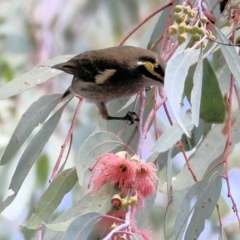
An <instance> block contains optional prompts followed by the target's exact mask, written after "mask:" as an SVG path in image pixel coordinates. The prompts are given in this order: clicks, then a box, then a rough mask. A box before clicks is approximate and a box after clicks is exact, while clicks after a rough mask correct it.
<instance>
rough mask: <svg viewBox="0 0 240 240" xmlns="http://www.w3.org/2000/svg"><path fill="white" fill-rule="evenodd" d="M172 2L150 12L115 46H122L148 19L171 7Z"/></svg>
mask: <svg viewBox="0 0 240 240" xmlns="http://www.w3.org/2000/svg"><path fill="white" fill-rule="evenodd" d="M173 2H174V1H173V0H171V1H169V2H168V3H166V4H164V5H163V6H161V7H160V8H158V9H157V10H155V11H154V12H152V13H151V14H150V15H148V16H147V17H146V18H145V19H144V20H143V21H142V22H140V23H139V24H138V25H137V26H135V27H134V28H133V29H132V30H131V31H130V32H129V33H128V34H127V35H126V36H125V37H124V38H123V39H122V40H121V41H120V42H119V43H118V45H117V46H121V45H123V43H124V42H125V41H126V40H127V39H128V38H129V37H131V36H132V35H133V33H135V32H136V31H137V30H138V29H139V28H140V27H141V26H142V25H143V24H144V23H146V22H147V21H148V20H149V19H151V18H152V17H153V16H155V15H156V14H158V13H159V12H161V11H162V10H163V9H165V8H167V7H169V6H171V5H172V4H173Z"/></svg>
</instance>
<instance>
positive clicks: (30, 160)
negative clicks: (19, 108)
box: [0, 104, 66, 212]
mask: <svg viewBox="0 0 240 240" xmlns="http://www.w3.org/2000/svg"><path fill="white" fill-rule="evenodd" d="M65 106H66V104H65V105H63V106H62V107H61V108H60V109H59V110H58V111H57V112H56V113H55V114H54V115H53V116H52V117H51V118H50V119H49V120H48V121H47V122H46V123H45V124H44V125H43V127H42V128H41V130H40V131H39V132H38V133H37V134H36V136H35V137H34V138H33V140H32V141H31V142H30V144H29V145H28V146H27V148H26V149H25V151H24V152H23V154H22V156H21V158H20V160H19V162H18V165H17V167H16V170H15V172H14V174H13V177H12V180H11V183H10V186H9V189H11V190H12V191H13V192H14V193H13V194H12V195H11V196H9V197H7V199H6V200H4V201H3V202H1V204H0V212H1V211H3V210H4V209H5V208H6V207H7V206H8V205H9V204H10V203H11V202H12V201H13V200H14V198H15V197H16V195H17V193H18V191H19V189H20V187H21V186H22V183H23V181H24V179H25V178H26V176H27V174H28V172H29V171H30V169H31V168H32V166H33V164H34V162H35V161H36V160H37V158H38V156H39V155H40V153H41V151H42V149H43V147H44V146H45V144H46V142H47V141H48V139H49V138H50V136H51V135H52V133H53V132H54V130H55V128H56V126H57V124H58V122H59V120H60V118H61V115H62V112H63V110H64V108H65Z"/></svg>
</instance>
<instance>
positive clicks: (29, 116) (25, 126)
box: [1, 94, 62, 165]
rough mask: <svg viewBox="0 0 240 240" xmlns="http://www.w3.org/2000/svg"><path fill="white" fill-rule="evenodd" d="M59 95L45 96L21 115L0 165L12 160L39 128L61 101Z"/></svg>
mask: <svg viewBox="0 0 240 240" xmlns="http://www.w3.org/2000/svg"><path fill="white" fill-rule="evenodd" d="M61 96H62V95H61V94H51V95H45V96H42V97H41V98H39V99H38V100H37V101H36V102H34V103H33V104H32V105H31V106H30V107H29V108H28V110H27V111H26V112H25V113H24V114H23V116H22V118H21V120H20V121H19V123H18V125H17V127H16V129H15V131H14V132H13V134H12V137H11V139H10V141H9V143H8V145H7V147H6V149H5V151H4V154H3V156H2V159H1V165H4V164H6V163H7V162H8V161H10V160H11V159H12V157H13V156H14V155H15V153H16V152H17V150H18V149H19V148H20V147H21V146H22V145H23V143H24V142H25V140H26V139H27V138H28V137H29V135H30V134H31V133H32V131H33V130H34V129H35V128H36V127H37V126H39V124H40V123H42V122H43V121H44V120H45V119H46V118H47V117H48V115H49V114H50V112H51V111H52V110H53V109H54V108H55V107H56V105H57V104H58V103H59V102H60V100H61Z"/></svg>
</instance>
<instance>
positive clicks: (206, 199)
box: [171, 165, 223, 240]
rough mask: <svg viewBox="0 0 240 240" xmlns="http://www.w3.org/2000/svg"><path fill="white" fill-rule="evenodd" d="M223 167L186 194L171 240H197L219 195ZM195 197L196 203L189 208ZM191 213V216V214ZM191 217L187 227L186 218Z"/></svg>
mask: <svg viewBox="0 0 240 240" xmlns="http://www.w3.org/2000/svg"><path fill="white" fill-rule="evenodd" d="M222 171H223V166H222V165H221V166H219V167H218V168H217V169H215V170H214V172H212V173H210V174H208V175H207V176H206V177H205V178H204V179H203V180H202V181H200V182H197V183H195V184H194V185H193V186H192V187H191V188H190V189H189V191H188V192H187V194H186V196H185V198H184V199H183V201H182V205H181V208H180V211H179V213H178V216H177V218H176V221H175V224H174V227H173V234H172V237H171V240H175V239H182V238H183V235H184V233H185V232H186V235H185V238H184V239H197V238H198V236H199V235H200V233H201V232H202V231H203V229H204V224H205V220H206V219H209V218H210V216H211V214H212V212H213V210H214V208H215V205H216V203H217V201H218V199H219V196H220V193H221V186H222V179H221V177H220V176H219V174H222ZM195 197H197V201H196V203H195V204H194V205H193V207H192V208H191V202H192V201H193V200H194V199H195ZM192 212H193V214H192ZM191 214H192V216H191ZM190 216H191V220H190V222H189V225H188V227H187V231H186V226H187V223H188V218H189V217H190Z"/></svg>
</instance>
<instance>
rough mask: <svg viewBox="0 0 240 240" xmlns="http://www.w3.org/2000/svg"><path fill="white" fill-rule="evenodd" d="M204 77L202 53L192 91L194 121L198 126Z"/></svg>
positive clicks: (194, 76)
mask: <svg viewBox="0 0 240 240" xmlns="http://www.w3.org/2000/svg"><path fill="white" fill-rule="evenodd" d="M202 77H203V60H202V56H201V55H200V59H199V61H198V63H197V67H196V69H195V72H194V75H193V89H192V92H191V105H192V121H193V124H194V125H195V126H196V127H197V126H198V124H199V115H200V103H201V95H202V80H203V79H202Z"/></svg>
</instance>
